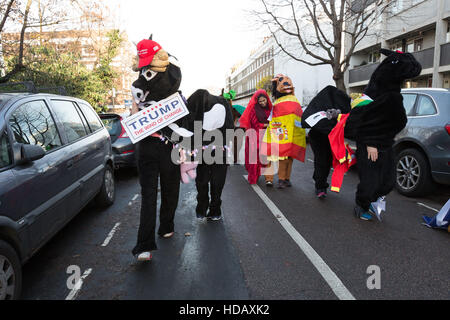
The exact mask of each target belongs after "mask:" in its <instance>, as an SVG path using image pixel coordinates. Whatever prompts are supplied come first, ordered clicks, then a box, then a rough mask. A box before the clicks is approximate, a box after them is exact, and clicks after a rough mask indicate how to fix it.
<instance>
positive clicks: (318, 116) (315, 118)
mask: <svg viewBox="0 0 450 320" xmlns="http://www.w3.org/2000/svg"><path fill="white" fill-rule="evenodd" d="M326 118H327V113H326V112H325V111H319V112H316V113H314V114H312V115H310V116H309V117H308V118H307V119H306V120H305V122H306V123H307V124H308V125H309V126H310V127H311V128H312V127H314V126H315V125H316V124H317V122H319V121H320V120H322V119H326Z"/></svg>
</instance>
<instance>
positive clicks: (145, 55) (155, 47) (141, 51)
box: [137, 39, 161, 68]
mask: <svg viewBox="0 0 450 320" xmlns="http://www.w3.org/2000/svg"><path fill="white" fill-rule="evenodd" d="M159 50H161V46H160V45H159V43H157V42H155V41H153V40H148V39H145V40H142V41H141V42H139V43H138V44H137V52H138V56H139V67H138V68H142V67H145V66H148V65H149V64H150V63H152V60H153V57H154V56H155V54H156V53H157V52H158V51H159Z"/></svg>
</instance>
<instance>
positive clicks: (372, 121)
mask: <svg viewBox="0 0 450 320" xmlns="http://www.w3.org/2000/svg"><path fill="white" fill-rule="evenodd" d="M380 52H381V53H382V54H384V55H385V56H386V58H385V59H384V60H383V61H382V62H381V63H380V65H379V66H378V67H377V69H375V71H374V72H373V74H372V76H371V78H370V81H369V84H368V85H367V87H366V88H365V90H364V94H365V95H367V96H368V97H370V98H371V99H372V100H373V102H372V103H370V104H368V105H365V106H362V107H356V108H353V109H352V110H351V112H350V115H349V116H348V119H347V122H346V124H345V129H344V135H345V137H346V138H348V139H352V140H354V141H356V144H357V151H356V159H357V164H358V172H359V180H360V182H359V184H358V188H357V191H356V206H355V208H354V212H355V215H356V216H357V217H359V218H361V219H363V220H371V215H370V212H369V209H370V206H371V203H372V202H375V201H377V200H378V199H379V198H380V197H382V196H385V195H387V194H388V193H390V192H391V191H392V189H393V188H394V184H395V177H396V171H395V163H394V154H393V149H392V146H393V144H394V138H395V136H396V135H397V134H398V133H399V132H400V131H402V130H403V128H404V127H405V126H406V122H407V117H406V112H405V108H404V106H403V96H402V95H401V93H400V91H401V85H402V83H403V82H404V81H405V80H406V79H412V78H414V77H417V76H418V75H419V74H420V72H421V71H422V66H421V65H420V63H419V62H418V61H417V60H416V59H415V58H414V56H413V55H412V54H410V53H402V52H400V51H390V50H386V49H381V51H380ZM371 212H372V213H375V212H373V208H372V210H371Z"/></svg>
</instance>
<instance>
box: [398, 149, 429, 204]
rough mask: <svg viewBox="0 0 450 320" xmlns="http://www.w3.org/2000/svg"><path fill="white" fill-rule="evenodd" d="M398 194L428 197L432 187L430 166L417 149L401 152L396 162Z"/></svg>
mask: <svg viewBox="0 0 450 320" xmlns="http://www.w3.org/2000/svg"><path fill="white" fill-rule="evenodd" d="M395 165H396V171H397V177H396V180H395V181H396V188H397V190H398V192H400V193H401V194H403V195H405V196H408V197H418V196H423V195H426V194H427V193H428V192H430V189H431V187H432V180H431V173H430V165H429V164H428V160H427V159H426V157H425V156H424V155H423V153H422V152H420V151H419V150H417V149H405V150H403V151H401V152H400V153H399V154H398V155H397V157H396V161H395Z"/></svg>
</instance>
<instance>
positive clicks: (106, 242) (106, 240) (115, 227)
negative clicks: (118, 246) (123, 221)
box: [102, 222, 120, 247]
mask: <svg viewBox="0 0 450 320" xmlns="http://www.w3.org/2000/svg"><path fill="white" fill-rule="evenodd" d="M119 226H120V222H117V223H116V225H115V226H114V228H112V230H111V232H110V233H109V234H108V237H107V238H106V239H105V241H104V242H103V244H102V247H106V246H107V245H108V243H109V242H110V241H111V239H112V237H113V236H114V233H116V231H117V228H118V227H119Z"/></svg>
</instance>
